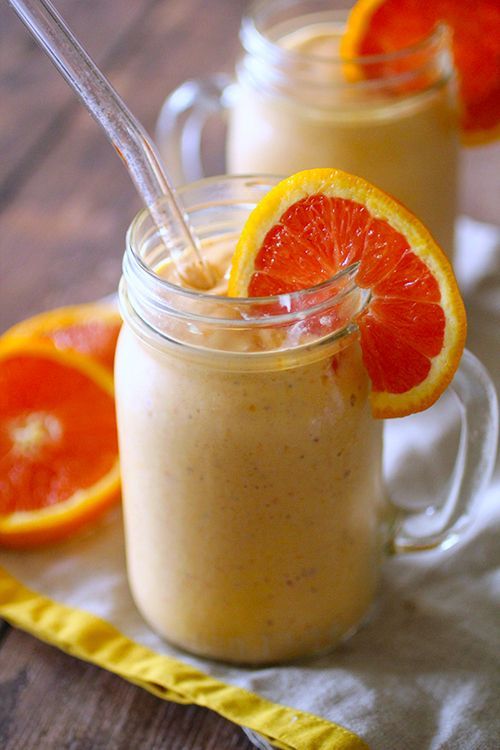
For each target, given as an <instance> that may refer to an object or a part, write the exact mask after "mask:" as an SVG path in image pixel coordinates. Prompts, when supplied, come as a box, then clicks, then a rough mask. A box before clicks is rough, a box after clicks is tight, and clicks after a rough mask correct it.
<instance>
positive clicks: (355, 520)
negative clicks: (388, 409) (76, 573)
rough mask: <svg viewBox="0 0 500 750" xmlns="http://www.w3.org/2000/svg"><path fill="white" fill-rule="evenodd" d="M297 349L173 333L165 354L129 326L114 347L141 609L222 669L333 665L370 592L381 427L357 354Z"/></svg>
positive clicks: (376, 555)
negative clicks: (331, 652)
mask: <svg viewBox="0 0 500 750" xmlns="http://www.w3.org/2000/svg"><path fill="white" fill-rule="evenodd" d="M213 247H214V249H215V250H216V249H217V243H215V244H214V246H213ZM222 255H224V254H223V253H222ZM222 284H224V281H222ZM217 291H218V292H219V293H220V292H221V291H222V290H221V288H220V287H219V288H218V289H217ZM218 299H221V298H220V297H219V298H218ZM216 300H217V298H214V306H215V307H216V306H217V301H216ZM124 309H125V310H126V304H125V307H124ZM126 317H127V314H126ZM290 338H293V337H290V336H288V335H285V334H284V333H283V331H282V330H281V329H280V327H279V326H276V329H275V330H274V332H273V331H269V330H266V331H262V330H256V331H255V330H254V331H250V330H248V331H243V332H242V333H241V334H238V343H237V344H234V342H233V340H232V338H231V334H230V333H228V332H227V331H224V327H223V326H222V325H219V326H217V328H216V329H213V330H212V329H207V330H205V331H204V332H203V333H201V334H200V333H199V331H197V330H196V326H193V324H191V326H188V327H187V328H185V329H184V328H182V329H181V328H180V327H179V324H178V322H174V323H173V325H172V327H171V328H170V330H169V339H170V340H169V341H167V340H163V341H162V342H161V343H160V344H159V343H158V341H157V340H155V337H154V336H151V335H149V334H148V333H147V332H146V331H142V333H140V334H139V335H137V330H134V325H133V324H127V323H126V325H125V326H124V328H123V330H122V333H121V334H120V339H119V343H118V349H117V355H116V398H117V408H118V426H119V440H120V455H121V465H122V471H123V499H124V513H125V530H126V545H127V560H128V571H129V580H130V585H131V589H132V593H133V596H134V599H135V601H136V603H137V606H138V607H139V609H140V610H141V612H142V613H143V615H144V617H145V618H146V619H147V620H148V622H149V623H150V624H151V625H152V627H153V628H154V629H155V630H156V631H157V632H158V633H160V634H161V635H162V636H163V637H164V638H166V639H167V640H169V641H171V642H172V643H174V644H176V645H179V646H181V647H183V648H185V649H187V650H189V651H192V652H194V653H197V654H201V655H204V656H208V657H212V658H215V659H221V660H224V661H231V662H242V663H250V664H259V663H267V662H279V661H284V660H289V659H292V658H295V657H300V656H305V655H309V654H315V653H320V652H323V651H326V650H328V649H330V648H331V647H332V646H334V645H335V644H336V643H337V642H338V641H339V640H341V639H342V638H344V637H346V636H347V635H348V634H349V633H351V632H352V631H353V629H355V628H356V627H357V625H358V624H359V622H360V621H361V620H362V619H363V617H364V615H365V613H366V612H367V610H368V609H369V607H370V604H371V602H372V600H373V598H374V596H375V592H376V587H377V581H378V571H379V564H380V559H381V557H382V551H383V546H384V541H385V539H386V532H387V528H386V516H387V504H386V500H385V495H384V492H383V487H382V478H381V451H382V424H381V423H380V421H376V420H374V419H373V418H372V416H371V413H370V407H369V404H368V390H369V383H368V378H367V375H366V373H365V369H364V367H363V364H362V361H361V352H360V348H359V344H358V342H357V339H356V338H353V337H352V336H350V335H348V334H346V335H341V336H339V337H336V338H335V340H332V342H331V343H330V344H328V345H325V346H324V348H320V347H317V346H315V345H314V344H310V345H307V343H306V345H305V346H302V347H301V346H299V347H298V348H297V347H295V346H294V345H293V343H292V342H291V340H290ZM174 340H177V342H175V341H174ZM179 342H182V343H181V345H179ZM267 349H268V351H264V350H267Z"/></svg>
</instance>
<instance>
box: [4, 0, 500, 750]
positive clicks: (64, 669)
mask: <svg viewBox="0 0 500 750" xmlns="http://www.w3.org/2000/svg"><path fill="white" fill-rule="evenodd" d="M56 4H57V7H58V8H59V9H60V11H61V13H62V15H63V16H64V17H65V19H66V20H67V21H68V23H69V25H70V26H71V27H72V29H73V31H74V32H75V33H76V34H77V36H78V37H79V38H80V39H81V40H82V42H83V43H84V45H85V46H86V47H87V49H88V50H89V52H90V53H91V54H92V56H93V57H94V58H95V60H96V61H97V62H98V63H99V65H101V66H102V68H103V70H104V71H105V73H106V74H107V75H108V76H109V78H110V79H111V81H112V83H113V84H114V85H115V87H116V88H117V89H118V91H119V92H120V94H121V95H122V96H123V97H124V98H125V100H126V101H127V103H128V104H129V106H130V108H131V109H132V111H133V112H134V113H135V114H136V115H137V116H138V117H139V118H140V119H141V121H142V122H143V123H144V125H145V126H146V127H147V128H148V129H149V130H150V131H152V129H153V126H154V122H155V119H156V116H157V114H158V111H159V108H160V106H161V103H162V101H163V99H164V97H165V96H166V94H167V93H168V92H169V91H171V90H172V89H173V88H174V87H175V86H177V85H178V84H179V83H181V82H182V81H183V80H185V79H187V78H189V77H193V76H197V75H200V74H201V73H204V74H206V73H210V72H215V71H225V72H231V71H232V70H233V67H234V62H235V59H236V56H237V54H238V53H239V42H238V38H237V32H238V27H239V24H240V19H241V15H242V13H243V12H244V10H245V8H246V7H247V6H248V2H247V0H209V1H208V0H134V2H123V0H121V1H120V0H84V1H83V2H82V0H56ZM334 4H335V3H334ZM338 4H339V5H345V2H340V1H339V3H338ZM499 154H500V150H499V147H498V146H493V147H491V146H490V147H487V148H481V149H474V150H471V151H469V152H467V153H464V157H463V170H462V179H461V208H462V210H464V211H465V212H467V213H469V214H471V215H473V216H475V217H476V218H479V219H484V220H488V221H495V220H497V221H498V173H499V168H500V158H499ZM433 166H434V168H435V165H430V168H433ZM138 208H139V199H138V198H137V196H136V194H135V191H134V188H133V186H132V184H131V182H130V180H129V178H128V176H127V174H126V171H125V169H124V167H123V165H122V164H121V163H120V161H119V160H118V158H117V157H116V155H115V154H114V152H113V149H112V148H111V147H110V145H109V144H108V143H107V141H106V140H105V138H104V136H103V135H102V133H101V132H100V131H99V129H98V128H97V126H96V124H95V123H94V122H93V121H92V120H91V119H90V118H89V116H88V115H87V114H86V112H84V111H83V110H82V107H81V106H80V104H79V103H78V102H77V101H76V100H75V98H74V96H73V94H72V93H71V92H70V91H69V89H68V87H67V86H66V84H65V83H64V82H63V81H62V79H61V78H60V76H59V74H58V73H57V72H56V70H55V69H54V68H53V66H52V64H51V63H50V62H49V61H48V59H47V58H46V57H45V55H44V54H43V53H42V52H41V51H40V49H39V48H38V47H37V46H36V45H35V44H34V42H32V41H31V39H30V37H29V36H28V33H27V32H26V31H25V29H24V28H23V26H22V25H21V23H20V22H19V21H18V19H17V18H16V17H15V15H14V14H13V12H12V11H11V10H10V9H9V8H8V6H7V4H6V3H1V4H0V331H1V330H4V329H5V328H7V327H8V326H10V325H11V324H13V323H14V322H16V321H18V320H20V319H22V318H25V317H27V316H29V315H32V314H34V313H36V312H39V311H41V310H44V309H48V308H51V307H55V306H58V305H63V304H68V303H77V302H83V301H89V300H94V299H96V298H99V297H101V296H103V295H106V294H109V293H111V292H113V291H114V290H115V289H116V286H117V283H118V280H119V276H120V269H121V259H122V254H123V249H124V235H125V231H126V228H127V226H128V224H129V223H130V220H131V219H132V217H133V215H134V213H135V212H136V210H137V209H138ZM251 747H252V745H251V743H250V742H249V741H248V740H247V739H246V737H245V736H244V735H243V733H242V731H241V730H240V729H239V728H237V727H235V726H233V725H232V724H230V723H229V722H227V721H225V720H223V719H222V718H220V717H218V716H217V715H216V714H214V713H211V712H208V711H206V710H202V709H199V708H196V707H186V706H178V705H176V704H173V703H167V702H164V701H161V700H159V699H157V698H155V697H153V696H151V695H149V694H147V693H146V692H144V691H143V690H141V689H140V688H137V687H135V686H133V685H130V684H128V683H126V682H124V681H123V680H121V679H119V678H118V677H115V676H113V675H111V674H109V673H107V672H105V671H103V670H99V669H98V668H96V667H94V666H91V665H88V664H85V663H83V662H80V661H78V660H76V659H74V658H72V657H69V656H67V655H65V654H63V653H61V652H59V651H57V650H56V649H54V648H52V647H50V646H47V645H46V644H43V643H41V642H39V641H37V640H35V639H34V638H32V637H30V636H28V635H26V634H24V633H22V632H20V631H16V630H14V629H12V628H9V627H8V626H7V625H6V624H5V623H2V622H1V621H0V748H1V749H2V750H31V749H32V748H33V750H59V749H60V748H67V749H68V750H69V749H71V750H87V749H88V750H100V749H101V748H102V750H115V749H117V750H118V749H121V748H123V749H124V750H134V749H135V748H141V749H142V748H145V749H146V750H156V749H157V748H158V749H159V748H162V749H163V750H202V749H203V750H230V749H231V748H235V750H236V749H237V750H240V749H241V750H249V748H251Z"/></svg>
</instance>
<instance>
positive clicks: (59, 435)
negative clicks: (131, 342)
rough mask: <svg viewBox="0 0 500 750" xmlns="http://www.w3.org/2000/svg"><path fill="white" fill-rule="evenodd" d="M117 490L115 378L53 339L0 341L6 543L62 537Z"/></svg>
mask: <svg viewBox="0 0 500 750" xmlns="http://www.w3.org/2000/svg"><path fill="white" fill-rule="evenodd" d="M119 489H120V473H119V464H118V444H117V435H116V423H115V407H114V398H113V380H112V376H111V374H110V373H109V372H108V371H107V370H106V369H105V368H104V367H102V366H101V365H99V364H97V363H95V362H93V361H92V360H91V359H90V358H88V357H85V356H82V355H79V354H78V353H76V352H74V351H64V352H62V351H58V350H57V349H56V348H55V347H54V346H52V345H51V344H50V343H47V342H35V341H26V340H18V339H15V338H14V337H9V338H2V339H0V544H2V545H5V546H8V547H30V546H34V545H37V544H43V543H47V542H54V541H57V540H60V539H64V538H66V537H68V536H70V535H72V534H74V533H75V532H76V531H78V530H79V529H81V528H82V527H83V526H84V525H86V524H87V523H89V522H90V521H94V520H95V519H97V518H98V517H99V516H100V515H101V514H102V513H103V512H104V511H105V510H107V509H108V508H109V507H110V506H111V505H113V504H114V503H116V502H117V501H118V499H119Z"/></svg>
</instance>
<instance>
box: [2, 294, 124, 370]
mask: <svg viewBox="0 0 500 750" xmlns="http://www.w3.org/2000/svg"><path fill="white" fill-rule="evenodd" d="M121 322H122V321H121V317H120V314H119V312H118V311H117V309H116V308H115V307H113V306H112V305H105V304H88V305H73V306H71V307H60V308H58V309H56V310H49V311H48V312H43V313H40V314H39V315H35V316H34V317H32V318H28V319H27V320H23V321H21V322H20V323H17V324H16V325H14V326H13V327H12V328H10V329H9V330H8V331H6V332H5V333H4V337H7V336H8V337H11V336H13V337H15V338H25V339H36V340H38V341H51V342H52V343H53V344H54V345H55V346H56V347H57V348H58V349H61V350H64V349H72V350H74V351H77V352H80V353H81V354H86V355H87V356H89V357H92V359H94V360H96V361H97V362H100V363H101V364H102V365H104V366H105V367H107V368H108V369H109V370H111V371H112V370H113V361H114V357H115V349H116V340H117V338H118V334H119V332H120V327H121Z"/></svg>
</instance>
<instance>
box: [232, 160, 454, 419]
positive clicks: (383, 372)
mask: <svg viewBox="0 0 500 750" xmlns="http://www.w3.org/2000/svg"><path fill="white" fill-rule="evenodd" d="M356 262H359V268H358V271H357V275H356V282H357V284H358V286H360V287H363V288H366V289H369V290H370V292H371V297H370V300H369V302H368V304H367V306H366V307H365V309H364V310H363V312H362V313H361V314H360V316H359V317H358V319H357V325H358V328H359V332H360V341H361V348H362V352H363V360H364V363H365V366H366V369H367V371H368V374H369V376H370V379H371V383H372V393H371V401H372V411H373V414H374V416H376V417H400V416H404V415H406V414H411V413H413V412H416V411H421V410H422V409H425V408H427V407H428V406H430V405H431V404H432V403H433V402H434V401H436V400H437V398H438V397H439V396H440V394H441V393H442V392H443V391H444V389H445V388H446V386H447V385H448V383H449V382H450V380H451V378H452V377H453V374H454V372H455V370H456V368H457V366H458V363H459V361H460V357H461V354H462V351H463V347H464V342H465V333H466V321H465V311H464V306H463V302H462V299H461V297H460V293H459V290H458V287H457V283H456V281H455V277H454V275H453V271H452V269H451V266H450V263H449V261H448V259H447V258H446V256H445V254H444V253H443V251H442V250H441V249H440V248H439V247H438V246H437V245H436V243H435V242H434V240H433V239H432V237H431V235H430V234H429V232H428V231H427V230H426V229H425V227H424V226H423V225H422V224H421V223H420V222H419V221H418V220H417V219H416V218H415V216H413V214H411V213H410V212H409V211H408V210H407V209H406V208H404V207H403V206H402V205H401V204H400V203H398V202H397V201H395V200H394V199H393V198H391V197H389V196H388V195H386V194H385V193H383V192H382V191H381V190H379V189H377V188H375V187H373V185H370V184H369V183H368V182H366V181H365V180H362V179H361V178H359V177H354V176H353V175H349V174H346V173H345V172H341V171H340V170H337V169H313V170H307V171H305V172H299V173H298V174H296V175H294V176H292V177H290V178H288V179H287V180H284V181H283V182H281V183H279V185H277V186H276V187H274V188H273V189H272V190H271V191H270V192H269V193H267V195H266V196H265V197H264V198H263V199H262V200H261V201H260V203H259V204H258V205H257V207H256V208H255V210H254V211H253V212H252V214H251V215H250V217H249V218H248V221H247V223H246V225H245V227H244V229H243V232H242V234H241V237H240V240H239V242H238V245H237V248H236V251H235V254H234V257H233V262H232V268H231V275H230V279H229V289H228V293H229V294H230V295H231V296H248V297H259V296H267V295H269V294H281V293H286V292H292V291H297V290H299V289H304V288H308V287H312V286H314V285H316V284H318V283H320V282H323V281H324V280H325V279H328V278H331V277H332V276H334V275H335V274H336V273H337V272H338V271H340V270H342V269H344V268H347V267H349V266H350V265H352V264H353V263H356Z"/></svg>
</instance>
